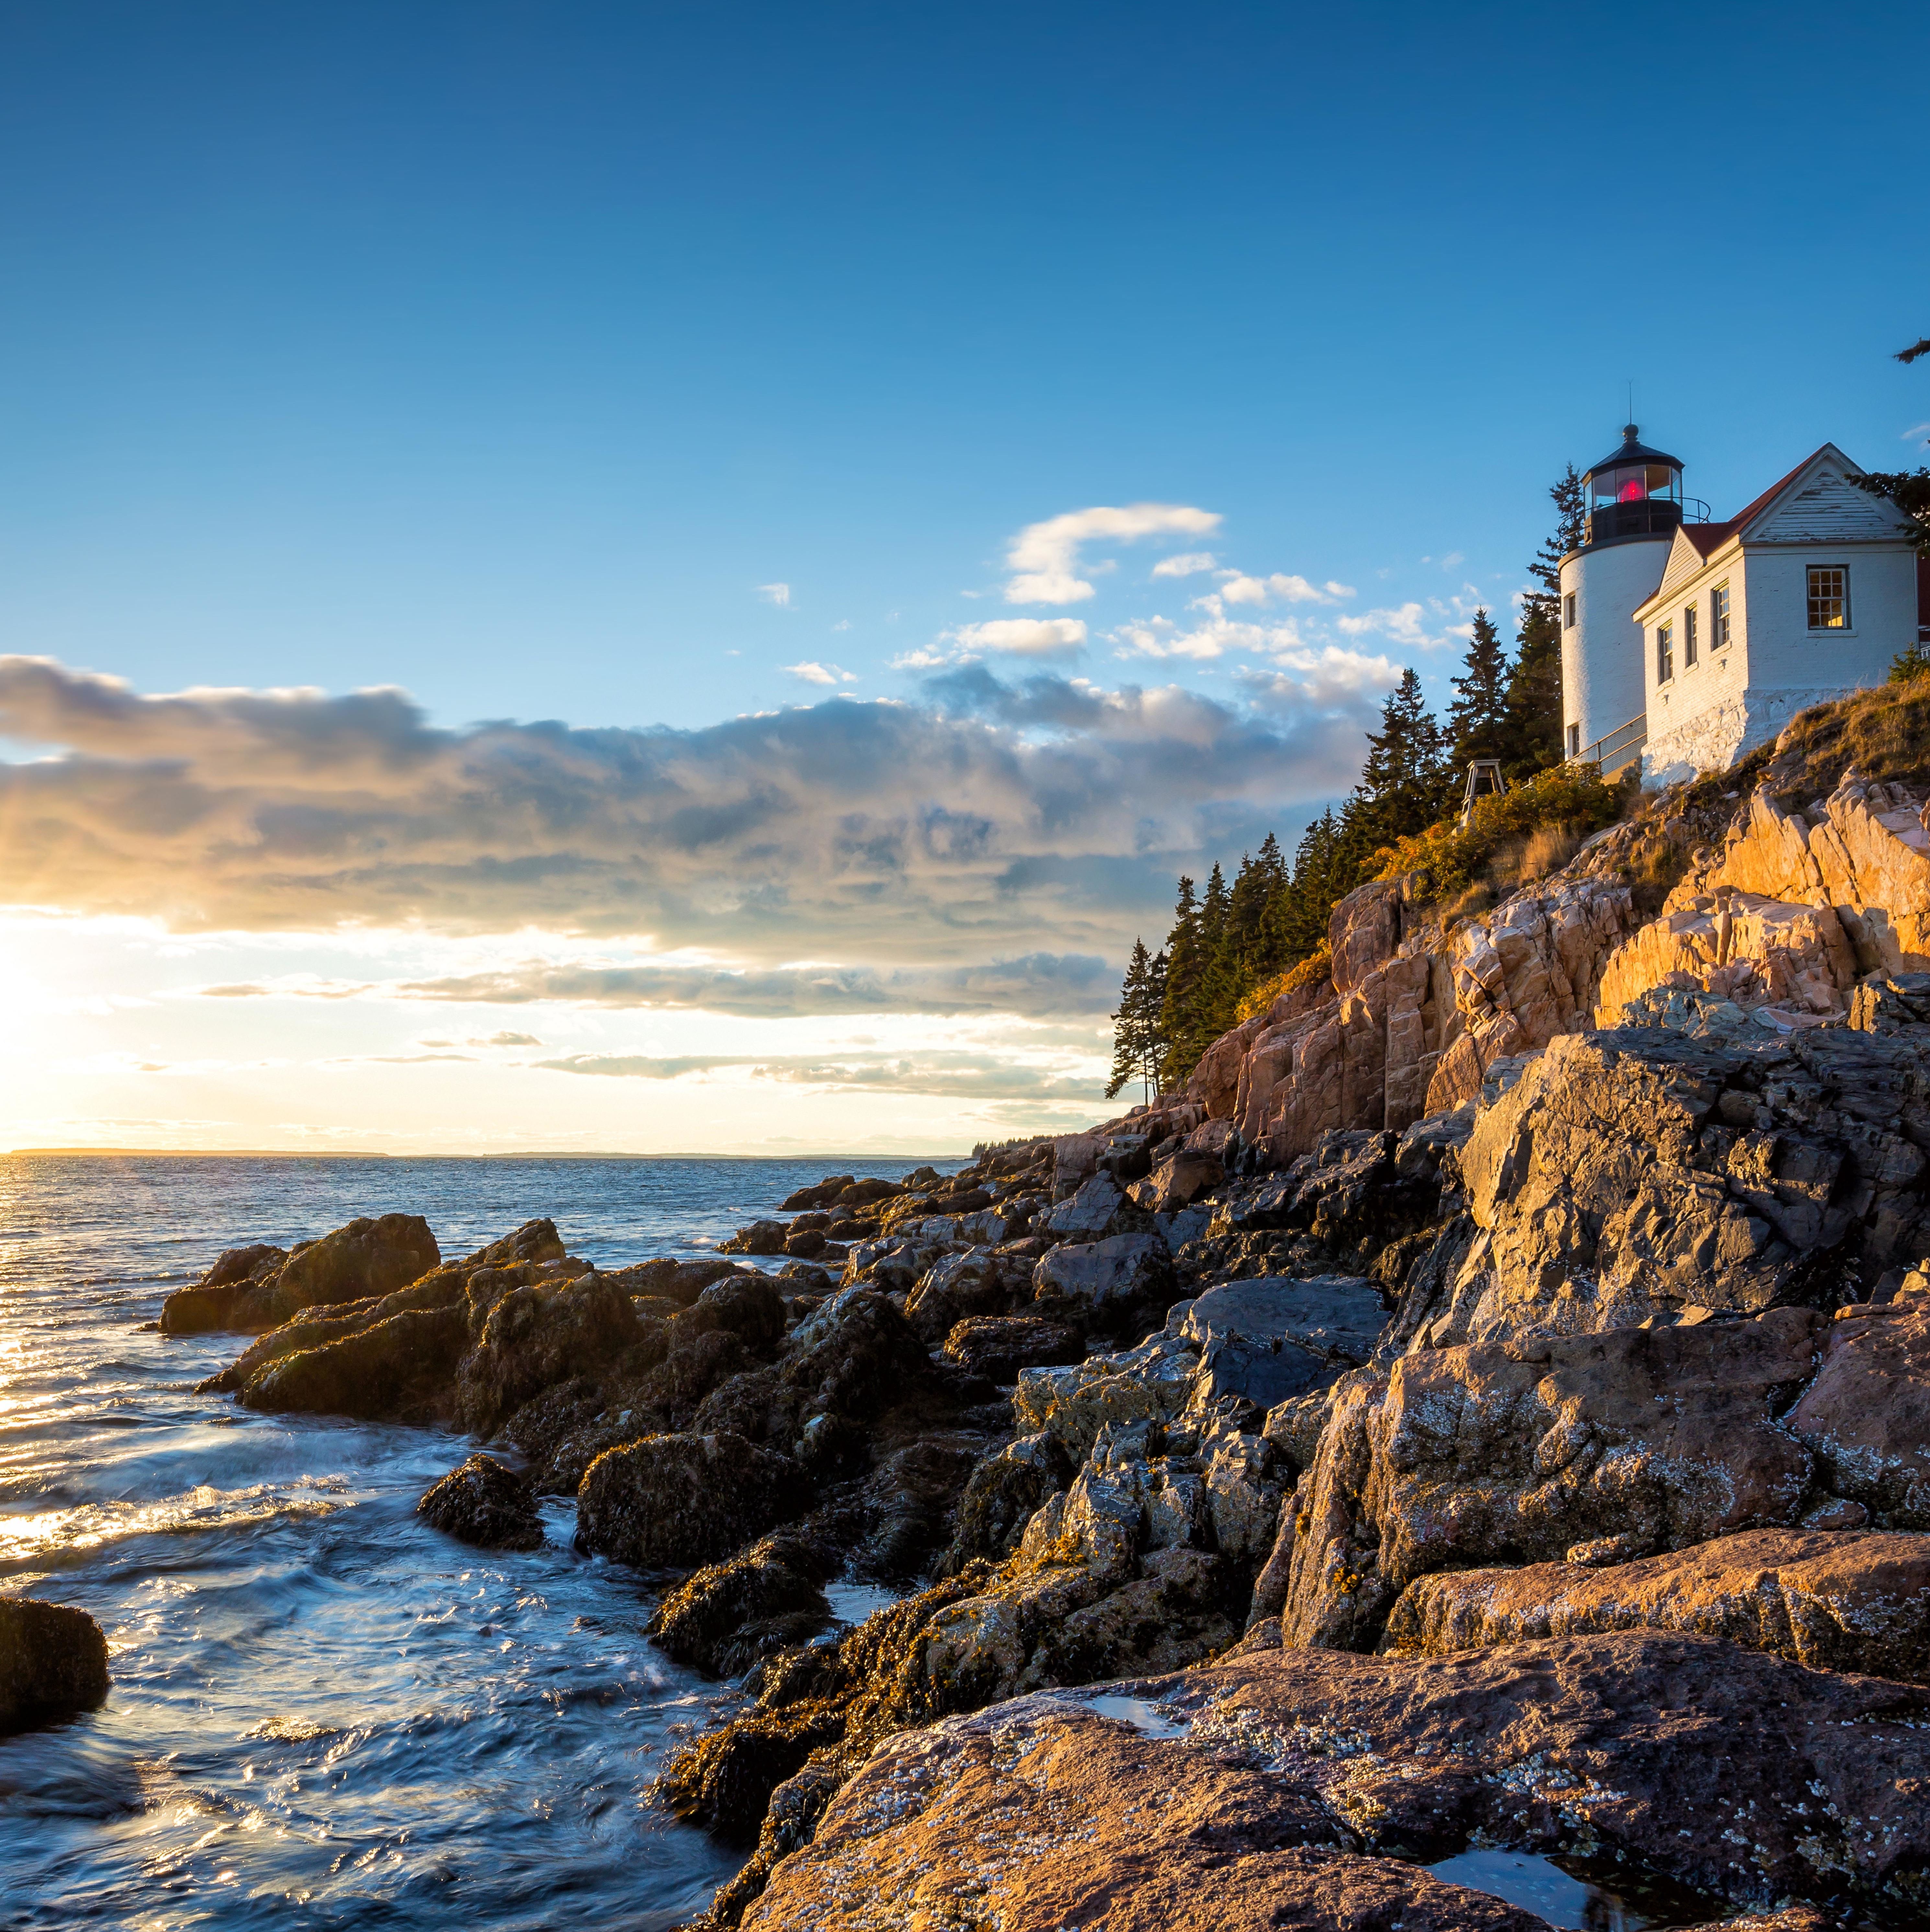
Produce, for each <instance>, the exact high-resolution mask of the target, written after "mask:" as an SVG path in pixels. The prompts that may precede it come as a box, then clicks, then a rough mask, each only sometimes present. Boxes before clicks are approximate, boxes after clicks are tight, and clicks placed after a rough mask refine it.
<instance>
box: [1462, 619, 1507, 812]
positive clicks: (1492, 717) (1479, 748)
mask: <svg viewBox="0 0 1930 1932" xmlns="http://www.w3.org/2000/svg"><path fill="white" fill-rule="evenodd" d="M1454 688H1455V700H1454V702H1453V703H1452V704H1451V705H1449V706H1448V733H1449V736H1451V737H1452V739H1453V741H1454V753H1453V766H1454V769H1455V772H1456V774H1457V775H1458V774H1459V773H1461V772H1464V771H1465V770H1466V769H1467V764H1468V761H1469V760H1470V759H1471V758H1505V757H1507V756H1508V754H1509V748H1510V747H1509V738H1510V733H1509V716H1508V654H1507V652H1506V651H1505V650H1503V649H1502V647H1501V637H1500V633H1499V632H1498V631H1497V630H1496V629H1495V628H1494V619H1492V618H1491V617H1490V616H1488V613H1487V612H1486V611H1485V610H1477V611H1476V612H1475V613H1474V635H1473V637H1472V638H1471V639H1470V640H1469V642H1468V646H1467V658H1465V660H1464V670H1463V673H1462V675H1461V676H1459V677H1458V678H1456V679H1455V681H1454Z"/></svg>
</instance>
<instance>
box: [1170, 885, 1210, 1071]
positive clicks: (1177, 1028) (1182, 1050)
mask: <svg viewBox="0 0 1930 1932" xmlns="http://www.w3.org/2000/svg"><path fill="white" fill-rule="evenodd" d="M1166 962H1167V964H1166V985H1165V990H1164V995H1162V997H1161V1001H1160V1008H1159V1034H1160V1038H1161V1042H1162V1043H1163V1051H1162V1052H1161V1058H1160V1062H1159V1084H1160V1085H1161V1088H1173V1087H1177V1086H1178V1085H1179V1084H1180V1082H1182V1081H1183V1080H1184V1079H1185V1078H1186V1076H1187V1075H1188V1074H1189V1073H1191V1072H1192V1070H1193V1062H1194V1060H1195V1059H1197V1058H1198V1055H1197V1052H1194V1053H1192V1054H1191V1056H1190V1057H1189V1055H1188V1044H1189V1043H1190V1042H1191V1040H1193V1039H1194V1037H1195V1034H1197V1002H1198V998H1199V994H1200V986H1201V982H1202V981H1203V980H1204V979H1205V977H1206V956H1205V953H1204V950H1203V947H1202V945H1201V943H1200V906H1199V901H1198V900H1197V898H1194V892H1193V881H1192V880H1191V879H1189V878H1188V877H1186V876H1185V874H1183V873H1182V874H1181V875H1180V879H1179V903H1178V904H1176V906H1175V907H1173V930H1172V931H1171V932H1170V933H1169V934H1167V938H1166Z"/></svg>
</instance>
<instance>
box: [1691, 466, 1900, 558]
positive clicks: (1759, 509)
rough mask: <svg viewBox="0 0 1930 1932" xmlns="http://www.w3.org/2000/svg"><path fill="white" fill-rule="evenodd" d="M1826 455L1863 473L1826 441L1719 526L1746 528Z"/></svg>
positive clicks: (1846, 467)
mask: <svg viewBox="0 0 1930 1932" xmlns="http://www.w3.org/2000/svg"><path fill="white" fill-rule="evenodd" d="M1826 456H1833V457H1835V458H1836V460H1838V461H1839V463H1842V466H1843V467H1844V468H1845V469H1847V470H1849V471H1851V472H1853V473H1854V475H1858V476H1860V475H1862V474H1863V470H1862V469H1861V467H1860V466H1859V465H1857V464H1856V463H1852V462H1851V460H1850V459H1849V458H1848V457H1847V456H1845V455H1844V454H1843V452H1842V451H1841V450H1840V449H1838V448H1837V447H1836V445H1835V444H1834V443H1825V444H1824V446H1822V448H1821V449H1815V450H1812V451H1811V452H1810V453H1809V455H1807V456H1806V457H1805V458H1803V460H1802V461H1801V462H1800V463H1798V464H1797V466H1796V467H1795V468H1794V469H1792V470H1791V472H1789V474H1788V475H1787V476H1783V477H1779V478H1777V480H1776V481H1775V482H1773V483H1772V484H1770V486H1769V487H1768V488H1767V490H1764V492H1763V493H1762V494H1761V496H1758V498H1757V499H1756V500H1755V502H1753V503H1751V504H1749V505H1746V507H1745V508H1743V509H1740V510H1738V511H1737V512H1736V514H1734V516H1733V517H1731V518H1730V519H1729V520H1728V523H1725V524H1723V525H1722V526H1720V527H1721V528H1722V529H1725V530H1735V529H1746V528H1747V527H1748V526H1749V525H1750V524H1751V523H1754V522H1755V520H1756V519H1757V518H1758V517H1760V516H1761V515H1762V514H1763V513H1764V511H1766V510H1767V509H1768V508H1770V505H1772V504H1773V503H1774V502H1775V501H1776V499H1777V498H1778V497H1779V496H1781V495H1782V493H1783V492H1784V491H1785V490H1787V489H1788V488H1790V487H1791V485H1792V484H1794V483H1795V482H1796V481H1797V480H1798V478H1800V477H1801V475H1803V472H1804V471H1805V470H1806V469H1809V467H1810V466H1811V465H1812V463H1817V462H1818V461H1820V460H1821V459H1822V458H1824V457H1826ZM1709 527H1710V528H1711V529H1713V528H1716V527H1717V526H1715V525H1713V524H1712V525H1710V526H1709ZM1703 555H1704V556H1707V555H1708V552H1707V550H1704V552H1703Z"/></svg>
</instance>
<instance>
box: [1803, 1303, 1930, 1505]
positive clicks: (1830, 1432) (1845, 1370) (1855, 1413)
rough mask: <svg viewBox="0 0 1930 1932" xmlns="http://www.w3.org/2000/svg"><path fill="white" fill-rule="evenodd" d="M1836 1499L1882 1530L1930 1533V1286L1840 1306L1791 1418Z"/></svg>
mask: <svg viewBox="0 0 1930 1932" xmlns="http://www.w3.org/2000/svg"><path fill="white" fill-rule="evenodd" d="M1788 1426H1789V1427H1790V1429H1791V1430H1792V1431H1794V1433H1796V1434H1797V1436H1800V1438H1801V1439H1802V1440H1803V1442H1805V1443H1806V1445H1808V1446H1809V1448H1810V1450H1811V1451H1812V1453H1813V1454H1815V1457H1816V1460H1817V1462H1818V1465H1819V1466H1821V1469H1822V1470H1823V1471H1824V1475H1825V1479H1826V1481H1827V1483H1828V1484H1829V1487H1830V1490H1831V1492H1832V1493H1833V1494H1835V1495H1836V1496H1841V1497H1842V1498H1844V1499H1846V1500H1848V1501H1849V1502H1853V1503H1855V1504H1857V1505H1860V1506H1861V1507H1863V1508H1865V1509H1866V1510H1867V1511H1869V1517H1870V1520H1871V1521H1872V1522H1873V1523H1877V1524H1878V1525H1880V1526H1882V1527H1884V1528H1885V1529H1914V1530H1930V1283H1926V1282H1925V1281H1924V1280H1923V1271H1917V1274H1916V1275H1915V1277H1914V1279H1913V1280H1911V1281H1909V1282H1908V1283H1906V1287H1905V1292H1903V1293H1902V1294H1900V1295H1898V1297H1897V1298H1896V1300H1895V1301H1892V1302H1890V1303H1887V1304H1875V1305H1872V1304H1868V1303H1865V1304H1859V1305H1857V1306H1856V1307H1849V1308H1844V1309H1839V1310H1838V1311H1837V1314H1836V1321H1835V1322H1834V1323H1833V1324H1832V1325H1831V1327H1830V1332H1829V1335H1828V1337H1827V1340H1826V1341H1825V1343H1824V1350H1823V1367H1822V1370H1821V1373H1819V1374H1818V1376H1817V1378H1816V1379H1815V1382H1812V1384H1811V1385H1809V1388H1808V1389H1807V1390H1806V1391H1805V1392H1804V1394H1803V1399H1802V1400H1801V1401H1800V1402H1799V1403H1797V1405H1796V1406H1795V1408H1794V1409H1792V1410H1791V1412H1790V1414H1789V1416H1788Z"/></svg>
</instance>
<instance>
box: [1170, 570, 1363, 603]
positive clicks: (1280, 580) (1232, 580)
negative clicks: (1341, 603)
mask: <svg viewBox="0 0 1930 1932" xmlns="http://www.w3.org/2000/svg"><path fill="white" fill-rule="evenodd" d="M1221 575H1222V576H1223V577H1224V582H1223V583H1221V585H1220V587H1219V589H1218V590H1217V591H1216V592H1214V593H1213V595H1215V596H1216V597H1218V598H1223V599H1224V601H1226V602H1227V603H1229V604H1267V603H1270V602H1272V601H1273V600H1274V599H1275V598H1278V600H1279V601H1281V603H1283V604H1332V603H1334V602H1336V601H1338V599H1340V598H1343V597H1351V596H1353V594H1354V591H1353V586H1352V585H1351V584H1347V583H1335V582H1334V581H1333V580H1332V579H1331V578H1329V580H1328V581H1327V582H1326V584H1324V585H1320V584H1314V583H1308V581H1307V580H1306V579H1305V577H1296V576H1293V575H1290V574H1287V573H1286V572H1284V571H1278V570H1276V571H1274V573H1273V574H1272V576H1270V577H1248V576H1246V575H1245V574H1243V573H1242V572H1241V571H1236V570H1235V571H1223V572H1222V573H1221ZM1208 601H1209V600H1208V599H1206V598H1201V599H1200V602H1201V603H1202V604H1206V603H1207V602H1208Z"/></svg>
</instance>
